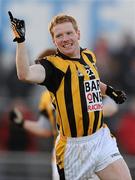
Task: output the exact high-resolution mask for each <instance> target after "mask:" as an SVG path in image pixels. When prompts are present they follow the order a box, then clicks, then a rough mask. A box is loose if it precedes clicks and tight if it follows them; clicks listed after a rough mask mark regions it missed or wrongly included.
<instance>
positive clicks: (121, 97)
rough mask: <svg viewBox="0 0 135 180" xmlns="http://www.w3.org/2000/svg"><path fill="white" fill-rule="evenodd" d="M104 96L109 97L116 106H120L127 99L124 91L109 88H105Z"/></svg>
mask: <svg viewBox="0 0 135 180" xmlns="http://www.w3.org/2000/svg"><path fill="white" fill-rule="evenodd" d="M106 94H107V95H108V96H110V97H111V98H112V99H113V100H114V101H115V102H116V103H117V104H122V103H124V102H125V101H126V99H127V96H126V94H125V92H124V91H120V90H115V89H113V88H112V87H111V86H107V89H106Z"/></svg>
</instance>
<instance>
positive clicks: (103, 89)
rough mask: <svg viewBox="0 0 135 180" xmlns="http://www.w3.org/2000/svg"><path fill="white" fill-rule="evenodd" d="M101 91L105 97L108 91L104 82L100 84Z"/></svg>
mask: <svg viewBox="0 0 135 180" xmlns="http://www.w3.org/2000/svg"><path fill="white" fill-rule="evenodd" d="M100 89H101V92H102V94H103V95H106V93H105V92H106V89H107V85H106V84H104V83H103V82H100Z"/></svg>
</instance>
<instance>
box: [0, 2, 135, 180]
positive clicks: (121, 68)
mask: <svg viewBox="0 0 135 180" xmlns="http://www.w3.org/2000/svg"><path fill="white" fill-rule="evenodd" d="M9 10H10V11H11V12H12V13H13V15H14V17H17V18H19V19H24V20H25V23H26V44H27V48H28V53H29V56H30V59H31V63H34V60H35V59H36V57H37V56H38V55H39V54H40V53H41V51H43V50H44V49H47V48H50V47H53V44H52V42H51V37H50V34H49V32H48V23H49V22H50V20H51V18H52V17H53V16H54V15H57V14H58V13H61V12H64V13H68V14H70V15H73V16H74V17H75V18H76V19H77V20H78V23H79V27H80V30H81V41H80V43H81V47H83V48H85V47H87V48H89V49H91V50H92V51H94V52H95V54H96V56H97V67H98V69H99V72H100V76H101V80H102V81H103V82H105V83H108V84H109V85H112V86H113V87H115V88H118V89H122V90H124V91H125V92H126V93H127V96H128V99H127V101H126V103H124V104H123V105H120V106H119V110H118V112H117V113H116V114H115V115H113V116H111V117H108V118H106V119H105V121H106V123H107V124H108V126H109V127H110V129H111V131H112V132H113V134H114V135H115V136H116V137H117V141H118V144H119V148H120V150H121V152H122V154H123V156H124V158H125V160H126V161H127V163H128V166H129V168H130V170H131V173H132V177H133V180H135V0H23V1H19V0H0V180H24V179H25V180H43V179H46V180H51V150H52V146H53V138H49V139H42V138H38V137H34V136H32V135H31V134H30V133H28V132H25V131H23V130H21V131H20V130H18V129H16V128H15V127H12V126H11V125H10V124H9V121H8V113H9V111H10V109H11V108H12V107H13V105H14V104H16V105H18V106H21V107H22V109H23V113H24V116H26V117H27V119H28V118H29V119H32V120H36V119H37V116H38V102H39V97H40V94H41V92H42V91H43V90H44V88H43V87H41V86H37V85H31V84H26V83H23V82H20V81H19V80H18V79H17V75H16V69H15V49H16V44H15V43H13V41H12V40H13V36H12V32H11V28H10V23H9V17H8V13H7V12H8V11H9Z"/></svg>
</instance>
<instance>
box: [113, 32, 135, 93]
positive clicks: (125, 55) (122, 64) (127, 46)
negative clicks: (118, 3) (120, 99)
mask: <svg viewBox="0 0 135 180" xmlns="http://www.w3.org/2000/svg"><path fill="white" fill-rule="evenodd" d="M123 38H124V41H123V44H122V47H121V48H120V49H118V50H117V51H116V52H115V53H114V56H113V59H114V61H115V62H116V61H117V62H116V66H115V67H116V68H118V69H119V71H117V76H116V78H117V79H116V81H117V82H120V84H119V87H121V88H122V89H124V90H125V91H126V93H128V94H130V93H131V94H134V92H135V85H134V83H133V82H134V77H135V76H134V75H135V72H134V70H135V67H134V66H135V65H134V61H135V42H134V41H133V38H132V36H131V35H129V34H126V35H125V36H124V37H123Z"/></svg>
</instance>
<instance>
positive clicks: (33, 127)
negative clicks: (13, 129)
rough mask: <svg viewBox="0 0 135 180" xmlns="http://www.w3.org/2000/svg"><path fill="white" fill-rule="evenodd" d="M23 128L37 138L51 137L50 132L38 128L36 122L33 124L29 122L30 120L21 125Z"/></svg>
mask: <svg viewBox="0 0 135 180" xmlns="http://www.w3.org/2000/svg"><path fill="white" fill-rule="evenodd" d="M23 128H24V129H25V130H26V131H28V132H30V133H32V134H34V135H36V136H39V137H45V138H47V137H50V136H51V135H52V132H51V131H50V130H47V129H45V128H41V127H39V125H38V123H37V122H34V121H30V120H25V121H24V125H23Z"/></svg>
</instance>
